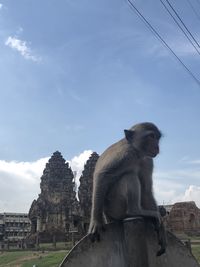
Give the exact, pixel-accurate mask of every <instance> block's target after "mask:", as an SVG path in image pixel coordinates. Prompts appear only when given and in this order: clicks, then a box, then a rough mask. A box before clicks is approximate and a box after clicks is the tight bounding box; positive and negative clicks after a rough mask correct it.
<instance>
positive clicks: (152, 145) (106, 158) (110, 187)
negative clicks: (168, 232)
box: [88, 122, 166, 256]
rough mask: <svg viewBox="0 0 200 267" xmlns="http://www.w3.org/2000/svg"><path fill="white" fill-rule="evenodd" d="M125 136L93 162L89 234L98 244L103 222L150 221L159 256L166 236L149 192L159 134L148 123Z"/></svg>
mask: <svg viewBox="0 0 200 267" xmlns="http://www.w3.org/2000/svg"><path fill="white" fill-rule="evenodd" d="M124 134H125V137H124V138H123V139H121V140H120V141H118V142H116V143H114V144H113V145H111V146H110V147H108V148H107V149H106V150H105V151H104V152H103V153H102V155H101V156H100V157H99V159H98V161H97V163H96V166H95V170H94V175H93V194H92V209H91V218H90V226H89V230H88V234H89V235H90V236H91V239H92V240H93V241H95V240H97V241H99V240H100V233H101V231H103V230H104V225H105V223H108V222H112V221H120V220H123V219H126V218H130V217H134V216H141V217H146V218H152V220H153V221H154V224H155V228H156V231H157V234H158V243H159V244H160V246H161V249H160V251H158V253H157V255H158V256H160V255H161V254H162V253H164V252H165V248H166V236H165V233H164V231H165V230H164V226H163V225H162V221H161V220H160V215H159V209H158V206H157V204H156V201H155V198H154V196H153V192H152V173H153V158H155V157H156V156H157V155H158V154H159V141H160V138H161V136H162V134H161V131H160V130H159V129H158V128H157V126H156V125H154V124H153V123H150V122H144V123H139V124H136V125H134V126H133V127H131V128H130V129H129V130H124Z"/></svg>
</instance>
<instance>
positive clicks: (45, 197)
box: [29, 151, 80, 241]
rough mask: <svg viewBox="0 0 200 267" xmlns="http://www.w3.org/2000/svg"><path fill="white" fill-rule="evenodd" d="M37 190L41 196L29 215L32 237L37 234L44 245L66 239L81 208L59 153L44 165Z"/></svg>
mask: <svg viewBox="0 0 200 267" xmlns="http://www.w3.org/2000/svg"><path fill="white" fill-rule="evenodd" d="M40 188H41V193H40V194H39V197H38V199H37V200H34V201H33V203H32V205H31V208H30V211H29V218H30V220H31V222H32V229H31V230H32V235H34V234H35V233H39V236H40V239H43V240H44V241H50V240H52V238H53V237H54V236H56V238H57V240H62V239H65V238H66V235H67V233H68V232H69V229H70V228H71V224H73V219H74V217H75V216H77V215H79V214H80V207H79V203H78V201H77V199H76V192H75V182H74V176H73V173H72V170H71V168H70V167H69V164H68V163H66V162H65V159H64V158H63V157H62V155H61V153H60V152H58V151H56V152H55V153H53V155H52V157H51V158H50V159H49V162H48V163H47V164H46V168H45V169H44V171H43V175H42V177H41V183H40Z"/></svg>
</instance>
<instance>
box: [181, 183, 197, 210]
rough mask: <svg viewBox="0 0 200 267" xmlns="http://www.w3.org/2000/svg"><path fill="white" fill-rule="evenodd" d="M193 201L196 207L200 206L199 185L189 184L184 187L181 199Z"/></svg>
mask: <svg viewBox="0 0 200 267" xmlns="http://www.w3.org/2000/svg"><path fill="white" fill-rule="evenodd" d="M191 200H192V201H195V203H196V204H197V206H198V207H200V186H195V185H190V186H189V188H187V189H186V191H185V193H184V196H183V197H182V201H191Z"/></svg>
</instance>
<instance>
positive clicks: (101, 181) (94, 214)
mask: <svg viewBox="0 0 200 267" xmlns="http://www.w3.org/2000/svg"><path fill="white" fill-rule="evenodd" d="M112 183H114V178H113V175H111V174H109V172H95V174H94V180H93V195H92V211H91V219H90V226H89V231H88V233H89V234H93V235H96V238H97V239H99V232H100V231H101V230H103V225H104V219H103V208H104V202H105V197H106V194H107V192H108V189H109V187H110V186H111V185H112Z"/></svg>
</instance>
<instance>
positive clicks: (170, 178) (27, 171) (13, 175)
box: [0, 150, 200, 212]
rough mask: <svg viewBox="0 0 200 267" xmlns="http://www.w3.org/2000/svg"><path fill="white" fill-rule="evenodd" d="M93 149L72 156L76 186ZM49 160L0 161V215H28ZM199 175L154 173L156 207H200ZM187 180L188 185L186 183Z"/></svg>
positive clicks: (196, 173)
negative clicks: (182, 203)
mask: <svg viewBox="0 0 200 267" xmlns="http://www.w3.org/2000/svg"><path fill="white" fill-rule="evenodd" d="M91 154H92V150H85V151H83V152H82V153H80V154H79V155H77V156H75V157H73V158H72V159H71V160H67V162H69V165H70V167H71V168H72V170H73V171H75V172H76V177H75V180H76V184H77V186H78V185H79V177H80V176H81V174H82V171H83V169H84V165H85V163H86V161H87V160H88V158H89V157H90V155H91ZM48 159H49V158H48V157H46V158H42V159H39V160H37V161H35V162H15V161H11V162H7V161H4V160H0V184H1V187H0V212H28V211H29V208H30V205H31V203H32V201H33V200H34V199H36V198H37V197H38V194H39V193H40V186H39V185H40V178H41V176H42V173H43V170H44V168H45V164H46V163H47V162H48ZM199 177H200V172H199V171H198V170H194V169H188V170H172V171H167V172H164V171H162V172H161V171H157V172H155V174H154V192H155V197H156V199H157V202H158V204H163V203H164V204H173V203H175V202H178V201H192V200H193V201H195V202H196V204H197V205H198V206H199V207H200V186H197V185H195V181H197V184H198V179H199ZM188 181H189V182H188Z"/></svg>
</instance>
